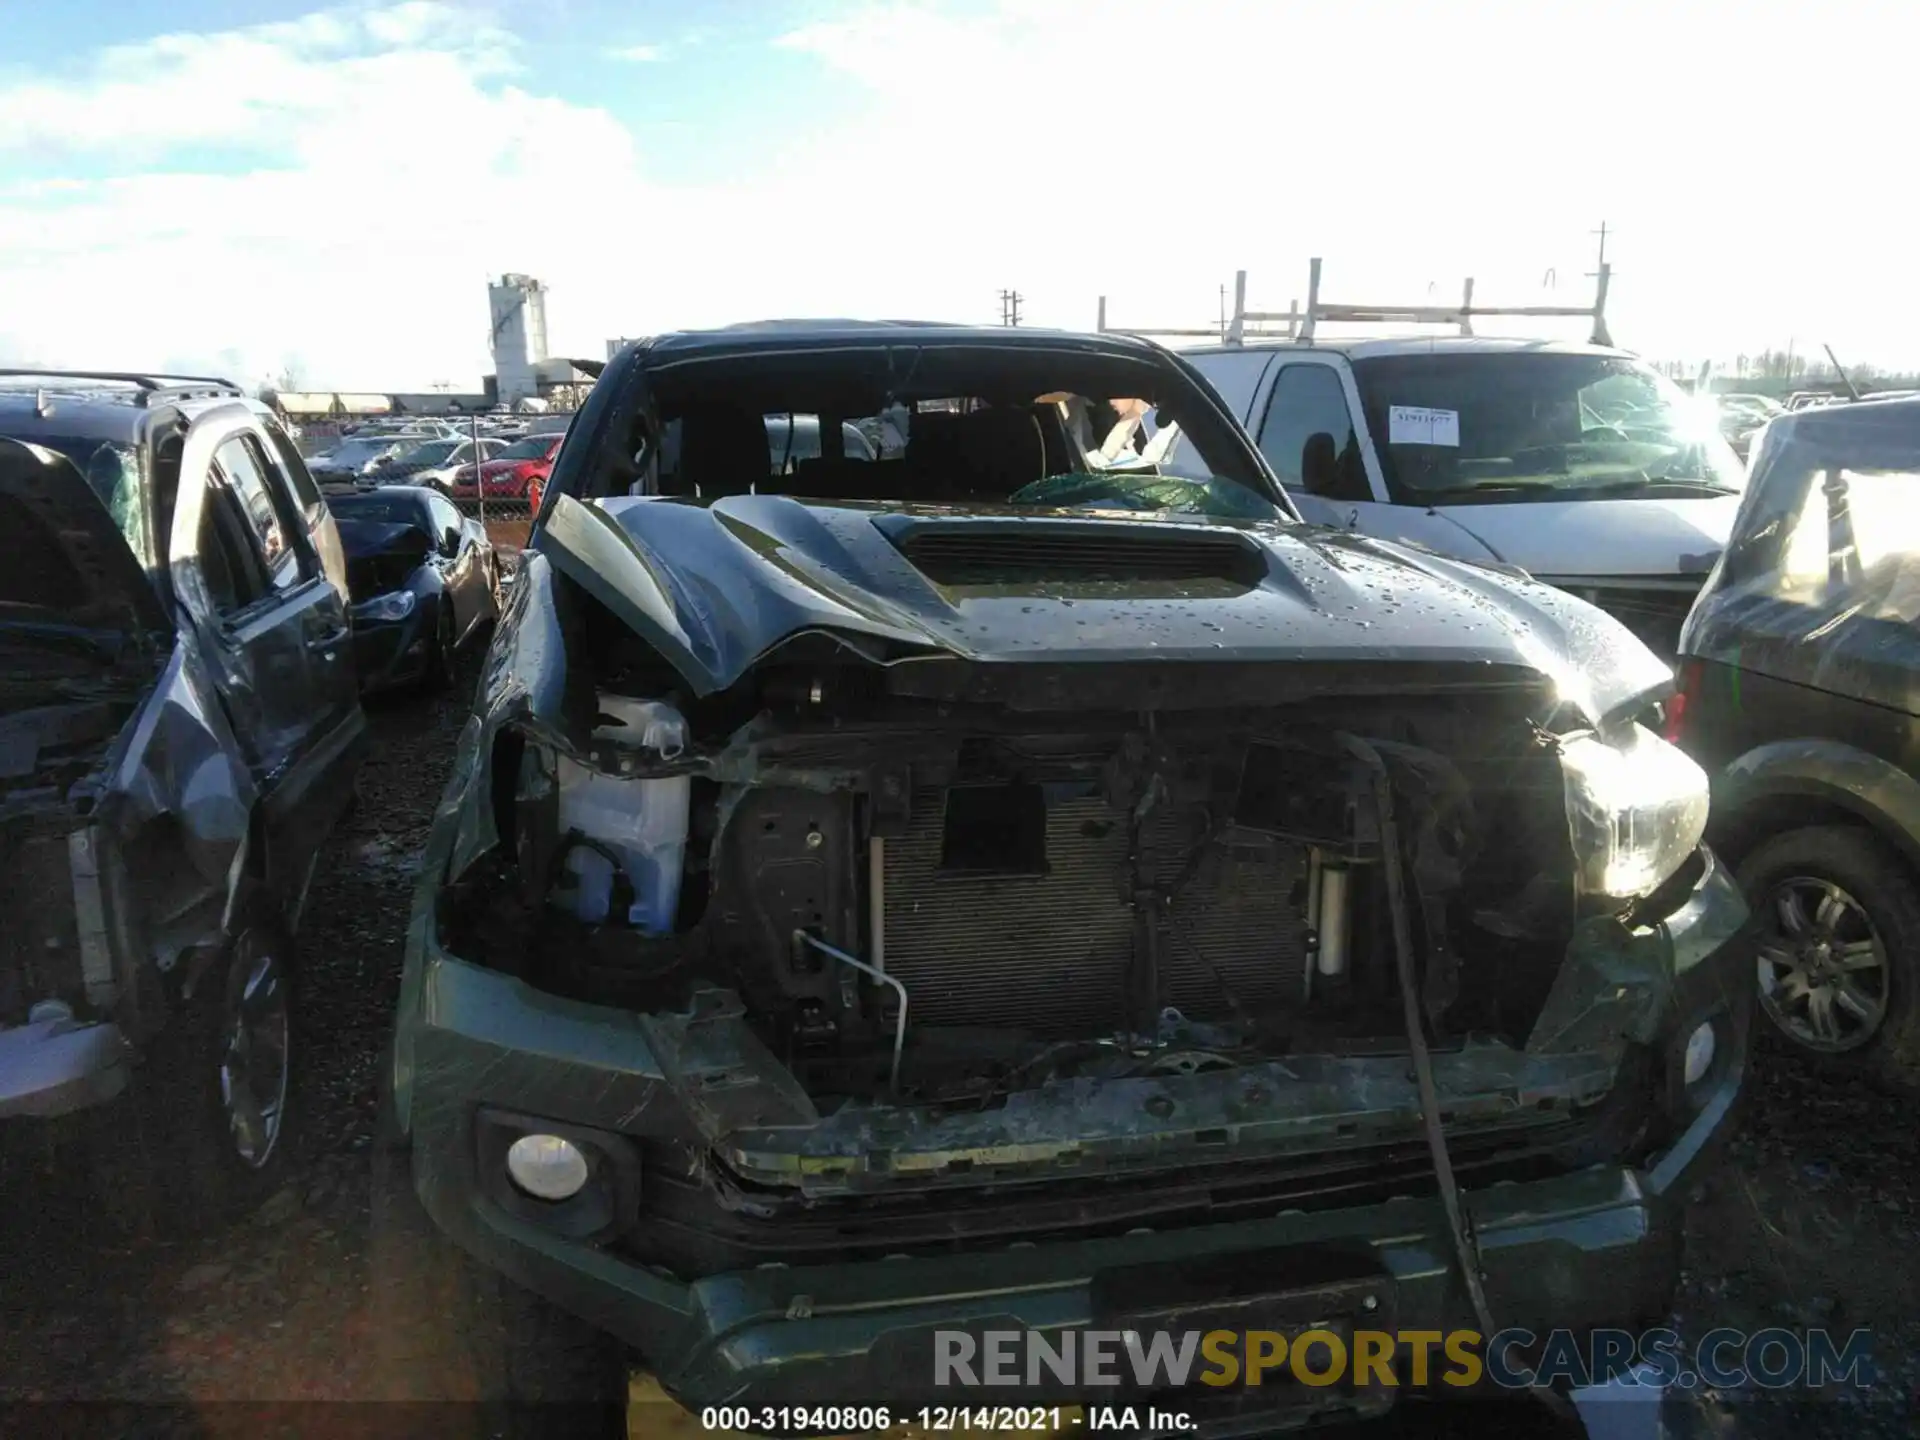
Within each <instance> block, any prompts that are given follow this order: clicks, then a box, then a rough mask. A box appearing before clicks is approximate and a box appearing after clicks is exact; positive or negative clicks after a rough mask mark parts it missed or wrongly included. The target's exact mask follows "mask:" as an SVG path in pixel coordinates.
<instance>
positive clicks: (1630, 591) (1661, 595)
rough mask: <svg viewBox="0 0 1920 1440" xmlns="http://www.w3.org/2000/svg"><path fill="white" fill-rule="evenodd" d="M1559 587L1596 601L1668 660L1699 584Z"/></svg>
mask: <svg viewBox="0 0 1920 1440" xmlns="http://www.w3.org/2000/svg"><path fill="white" fill-rule="evenodd" d="M1561 588H1562V589H1564V590H1566V591H1568V592H1569V593H1571V594H1573V595H1577V596H1579V597H1580V598H1581V599H1582V600H1585V601H1586V602H1587V603H1588V604H1590V605H1597V606H1599V607H1600V609H1602V610H1604V611H1606V612H1607V613H1608V614H1609V615H1611V616H1613V618H1614V619H1616V620H1618V621H1619V622H1620V623H1621V624H1622V625H1624V626H1626V627H1627V629H1629V630H1631V631H1632V632H1633V633H1634V634H1635V635H1637V636H1639V637H1640V639H1641V640H1642V641H1644V642H1645V643H1646V645H1647V647H1648V648H1649V649H1651V650H1652V651H1653V652H1654V653H1655V654H1656V655H1659V656H1660V657H1662V658H1663V659H1667V660H1671V659H1672V658H1673V657H1674V656H1675V655H1677V654H1678V653H1679V652H1680V627H1681V626H1682V625H1684V624H1685V623H1686V619H1687V612H1688V611H1690V610H1692V609H1693V602H1694V600H1695V599H1696V598H1697V597H1698V596H1699V594H1700V590H1699V586H1697V585H1695V586H1692V587H1690V588H1688V589H1685V590H1667V589H1655V588H1651V587H1647V586H1638V585H1619V584H1613V585H1582V584H1580V583H1578V582H1577V581H1569V582H1566V583H1563V584H1562V585H1561Z"/></svg>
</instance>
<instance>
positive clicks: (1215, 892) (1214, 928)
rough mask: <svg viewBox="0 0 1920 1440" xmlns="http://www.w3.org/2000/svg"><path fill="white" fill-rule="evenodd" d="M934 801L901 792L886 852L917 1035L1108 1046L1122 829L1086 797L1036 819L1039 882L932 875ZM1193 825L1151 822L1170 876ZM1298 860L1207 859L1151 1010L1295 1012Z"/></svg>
mask: <svg viewBox="0 0 1920 1440" xmlns="http://www.w3.org/2000/svg"><path fill="white" fill-rule="evenodd" d="M943 799H944V797H943V795H942V793H941V792H940V791H939V790H937V789H936V790H924V791H919V792H916V794H915V796H914V805H913V812H912V813H913V817H914V818H913V823H912V825H911V827H910V829H909V832H908V833H907V834H906V835H904V836H900V837H897V838H894V839H891V840H888V841H887V842H886V845H885V856H884V875H885V902H886V913H885V927H886V936H885V942H886V943H885V963H886V968H887V970H888V972H889V973H890V974H892V975H894V976H896V977H897V978H898V979H899V980H900V982H901V983H902V984H903V985H905V986H906V988H907V993H908V995H909V997H910V1000H911V1020H912V1023H913V1024H914V1025H915V1026H918V1025H985V1026H1011V1027H1017V1028H1020V1029H1023V1030H1030V1031H1033V1032H1035V1033H1037V1034H1039V1035H1042V1036H1046V1037H1068V1036H1081V1035H1095V1034H1110V1033H1112V1032H1113V1031H1115V1030H1117V1029H1119V1028H1120V1027H1121V1026H1122V1025H1124V1024H1125V1023H1126V1020H1127V1018H1128V1017H1127V1003H1128V1002H1127V994H1128V984H1127V977H1128V973H1129V967H1130V965H1131V963H1132V955H1133V947H1134V926H1133V914H1132V911H1131V910H1130V908H1129V907H1128V904H1127V900H1126V893H1125V892H1126V855H1127V833H1126V817H1125V816H1124V815H1122V814H1120V813H1118V812H1115V811H1113V810H1110V809H1109V808H1108V807H1107V806H1106V804H1105V803H1104V802H1102V801H1101V800H1100V799H1098V798H1086V799H1068V800H1060V801H1056V802H1054V803H1053V804H1051V805H1050V806H1049V807H1048V810H1047V821H1046V840H1047V844H1046V849H1047V864H1048V872H1049V873H1047V874H1046V875H1044V876H1015V877H1003V876H992V877H989V876H979V875H955V874H941V873H940V872H939V866H940V848H941V828H942V816H943ZM1203 827H1204V817H1203V816H1202V815H1201V814H1200V812H1198V811H1181V810H1166V811H1163V812H1161V813H1160V814H1158V815H1156V816H1155V817H1153V818H1152V819H1150V821H1149V824H1148V834H1147V837H1146V838H1147V841H1148V845H1149V847H1150V850H1151V853H1153V854H1154V855H1155V856H1156V857H1157V859H1158V861H1159V863H1158V864H1157V866H1156V868H1157V870H1158V871H1159V872H1161V873H1163V874H1165V875H1168V876H1171V875H1172V874H1174V873H1175V872H1176V871H1177V870H1178V869H1179V868H1180V861H1181V860H1183V859H1184V857H1185V856H1186V855H1187V854H1188V853H1190V852H1191V850H1192V848H1193V845H1194V842H1195V840H1196V839H1197V838H1198V837H1199V836H1200V835H1201V834H1203V833H1204V831H1203ZM1305 869H1306V854H1305V851H1304V850H1302V849H1300V848H1298V847H1295V846H1289V845H1284V844H1279V843H1277V842H1265V841H1262V842H1260V843H1258V844H1256V845H1254V846H1252V847H1251V848H1248V849H1233V850H1228V849H1225V848H1222V847H1220V846H1217V845H1214V846H1209V847H1208V848H1207V849H1206V850H1205V851H1204V852H1203V856H1202V860H1201V863H1200V864H1199V866H1198V868H1197V870H1196V872H1195V874H1194V876H1193V878H1192V880H1191V881H1190V882H1189V883H1188V884H1187V885H1186V887H1185V888H1184V889H1183V891H1182V892H1181V894H1180V896H1179V898H1178V899H1177V900H1176V901H1175V903H1174V905H1173V907H1172V923H1171V925H1170V926H1168V927H1167V928H1165V929H1163V931H1162V941H1161V945H1160V976H1161V993H1162V1003H1164V1004H1169V1005H1174V1006H1177V1007H1178V1008H1179V1009H1180V1010H1181V1011H1182V1012H1183V1013H1184V1014H1186V1015H1187V1016H1188V1017H1189V1018H1192V1019H1199V1020H1225V1019H1229V1018H1231V1017H1232V1014H1233V1009H1232V1007H1231V1005H1229V1003H1228V1002H1227V999H1226V996H1225V995H1224V993H1223V992H1222V989H1221V984H1220V981H1219V980H1218V979H1216V978H1215V977H1214V974H1213V971H1212V970H1210V969H1209V968H1208V967H1207V965H1206V964H1204V963H1203V962H1202V961H1201V960H1200V959H1198V958H1197V957H1196V955H1195V953H1194V952H1195V950H1196V949H1197V950H1198V951H1199V952H1200V954H1201V955H1204V956H1205V957H1206V959H1207V960H1208V961H1211V962H1212V966H1213V969H1215V970H1218V971H1219V972H1220V974H1221V976H1223V977H1224V978H1225V981H1226V984H1227V986H1228V987H1230V988H1231V990H1232V992H1233V995H1234V997H1235V998H1236V999H1238V1000H1239V1002H1240V1003H1241V1004H1242V1005H1244V1006H1247V1007H1249V1008H1259V1007H1263V1006H1272V1005H1280V1004H1286V1003H1289V1002H1293V1001H1297V999H1298V997H1299V996H1300V994H1301V988H1302V978H1303V971H1304V965H1305V959H1304V953H1303V944H1302V942H1303V938H1304V937H1303V935H1302V930H1303V927H1304V924H1305V920H1304V916H1303V915H1301V914H1300V913H1299V911H1298V910H1297V909H1296V907H1295V905H1294V904H1293V902H1292V897H1291V892H1292V891H1293V890H1294V888H1295V886H1296V883H1297V882H1299V881H1300V880H1301V879H1302V878H1303V876H1304V873H1305Z"/></svg>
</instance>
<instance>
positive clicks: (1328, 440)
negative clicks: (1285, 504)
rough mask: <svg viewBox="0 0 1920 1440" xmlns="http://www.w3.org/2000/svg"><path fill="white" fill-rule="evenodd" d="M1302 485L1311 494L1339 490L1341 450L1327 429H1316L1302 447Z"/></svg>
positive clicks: (1326, 493) (1325, 493) (1331, 492)
mask: <svg viewBox="0 0 1920 1440" xmlns="http://www.w3.org/2000/svg"><path fill="white" fill-rule="evenodd" d="M1300 486H1301V488H1302V489H1303V490H1305V491H1306V492H1307V493H1308V494H1309V495H1334V494H1337V493H1338V492H1339V489H1340V450H1339V447H1338V446H1336V445H1335V444H1334V442H1333V436H1332V435H1330V434H1329V433H1328V432H1327V431H1325V430H1316V431H1315V432H1314V433H1313V434H1311V435H1309V436H1308V437H1307V443H1306V444H1304V445H1302V446H1301V447H1300Z"/></svg>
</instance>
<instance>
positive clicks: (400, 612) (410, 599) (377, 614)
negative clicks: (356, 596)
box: [353, 590, 420, 622]
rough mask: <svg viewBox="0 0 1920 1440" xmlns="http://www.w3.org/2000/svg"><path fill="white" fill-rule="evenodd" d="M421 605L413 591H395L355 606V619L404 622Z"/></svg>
mask: <svg viewBox="0 0 1920 1440" xmlns="http://www.w3.org/2000/svg"><path fill="white" fill-rule="evenodd" d="M419 603H420V602H419V600H418V599H417V598H416V597H415V595H414V593H413V592H412V591H411V590H393V591H389V592H388V593H387V594H385V595H376V596H374V597H373V599H371V600H368V601H365V602H364V603H362V604H359V605H356V606H354V607H353V618H354V619H356V620H375V621H387V622H392V621H395V620H404V619H406V618H407V616H409V615H411V614H412V613H413V607H414V606H415V605H417V604H419Z"/></svg>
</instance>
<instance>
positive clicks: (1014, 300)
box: [1000, 290, 1025, 325]
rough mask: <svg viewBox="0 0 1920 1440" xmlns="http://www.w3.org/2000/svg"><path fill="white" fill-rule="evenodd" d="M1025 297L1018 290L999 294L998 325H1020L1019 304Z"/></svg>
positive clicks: (1003, 291) (1004, 291)
mask: <svg viewBox="0 0 1920 1440" xmlns="http://www.w3.org/2000/svg"><path fill="white" fill-rule="evenodd" d="M1024 298H1025V297H1024V296H1022V295H1021V294H1020V292H1019V291H1018V290H1002V291H1001V292H1000V323H1001V324H1002V325H1018V324H1019V323H1020V302H1021V300H1022V299H1024Z"/></svg>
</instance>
